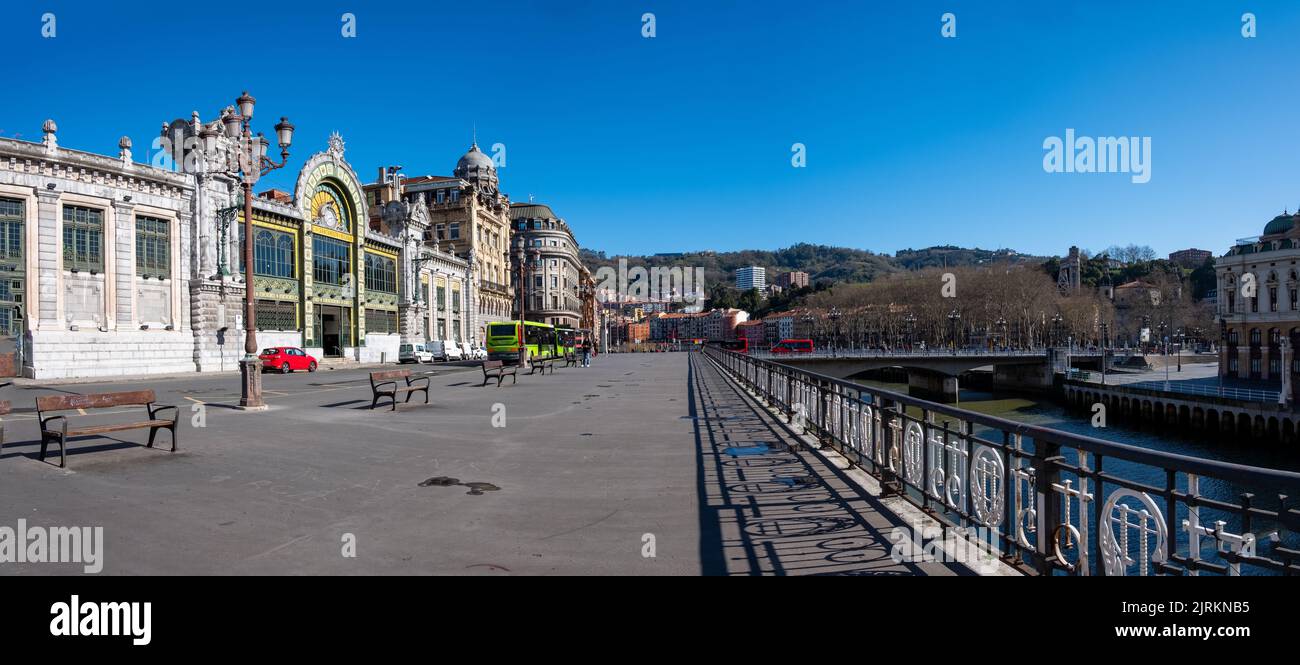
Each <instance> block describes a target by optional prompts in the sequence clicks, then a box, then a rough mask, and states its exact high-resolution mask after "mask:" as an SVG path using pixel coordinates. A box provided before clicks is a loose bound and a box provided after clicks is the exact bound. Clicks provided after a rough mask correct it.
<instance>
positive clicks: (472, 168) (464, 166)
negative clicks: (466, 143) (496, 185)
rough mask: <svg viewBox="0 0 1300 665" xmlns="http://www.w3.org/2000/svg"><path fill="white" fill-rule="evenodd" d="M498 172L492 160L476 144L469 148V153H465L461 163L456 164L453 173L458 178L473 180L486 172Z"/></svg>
mask: <svg viewBox="0 0 1300 665" xmlns="http://www.w3.org/2000/svg"><path fill="white" fill-rule="evenodd" d="M493 171H496V165H495V164H493V163H492V158H491V157H488V156H487V155H485V154H483V151H482V150H479V149H478V144H477V143H475V144H474V145H471V146H470V147H469V152H467V153H465V155H464V156H463V157H461V158H460V161H458V162H456V171H455V173H453V175H455V176H456V177H457V178H465V179H469V178H473V177H475V176H477V175H480V174H482V173H484V172H493Z"/></svg>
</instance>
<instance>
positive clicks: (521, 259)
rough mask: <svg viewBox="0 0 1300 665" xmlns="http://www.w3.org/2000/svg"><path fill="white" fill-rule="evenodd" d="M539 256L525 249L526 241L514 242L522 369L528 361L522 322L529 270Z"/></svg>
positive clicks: (536, 251) (525, 306) (526, 306)
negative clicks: (517, 278) (517, 267)
mask: <svg viewBox="0 0 1300 665" xmlns="http://www.w3.org/2000/svg"><path fill="white" fill-rule="evenodd" d="M540 256H541V250H539V249H537V248H536V247H534V248H532V249H528V248H527V241H526V240H525V239H524V238H522V237H520V238H518V239H517V240H516V242H515V262H516V264H517V265H518V266H519V366H520V367H523V366H524V365H525V364H527V361H528V346H527V344H526V339H527V337H526V336H525V334H524V328H525V326H524V322H525V321H527V320H528V316H527V311H528V305H527V302H528V293H529V285H528V284H529V279H530V278H531V274H530V273H529V268H530V267H532V264H535V263H536V262H537V261H538V257H540Z"/></svg>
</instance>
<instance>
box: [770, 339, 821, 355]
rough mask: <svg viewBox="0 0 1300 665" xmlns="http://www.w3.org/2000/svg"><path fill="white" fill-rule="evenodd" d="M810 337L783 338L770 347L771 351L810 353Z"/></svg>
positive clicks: (811, 347)
mask: <svg viewBox="0 0 1300 665" xmlns="http://www.w3.org/2000/svg"><path fill="white" fill-rule="evenodd" d="M812 352H813V343H812V340H811V339H783V340H781V341H780V343H778V344H777V345H776V346H773V347H772V353H812Z"/></svg>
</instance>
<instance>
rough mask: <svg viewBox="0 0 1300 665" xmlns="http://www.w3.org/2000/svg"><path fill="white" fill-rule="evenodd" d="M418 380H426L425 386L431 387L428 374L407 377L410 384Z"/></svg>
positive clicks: (407, 382) (407, 383)
mask: <svg viewBox="0 0 1300 665" xmlns="http://www.w3.org/2000/svg"><path fill="white" fill-rule="evenodd" d="M416 381H423V382H424V387H425V388H428V387H429V377H427V376H408V377H406V385H408V386H410V385H412V384H414V383H415V382H416Z"/></svg>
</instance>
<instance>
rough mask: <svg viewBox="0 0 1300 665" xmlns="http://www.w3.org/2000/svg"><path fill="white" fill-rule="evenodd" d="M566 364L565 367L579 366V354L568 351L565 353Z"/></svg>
mask: <svg viewBox="0 0 1300 665" xmlns="http://www.w3.org/2000/svg"><path fill="white" fill-rule="evenodd" d="M564 366H565V367H577V366H578V354H576V353H566V354H564Z"/></svg>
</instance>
